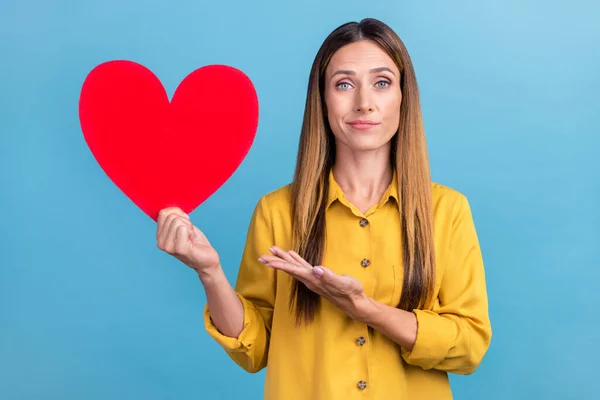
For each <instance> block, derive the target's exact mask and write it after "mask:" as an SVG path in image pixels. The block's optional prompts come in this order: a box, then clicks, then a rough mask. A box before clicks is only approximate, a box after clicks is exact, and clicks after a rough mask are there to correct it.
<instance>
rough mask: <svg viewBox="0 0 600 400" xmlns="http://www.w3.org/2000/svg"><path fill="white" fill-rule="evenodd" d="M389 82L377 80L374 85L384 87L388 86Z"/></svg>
mask: <svg viewBox="0 0 600 400" xmlns="http://www.w3.org/2000/svg"><path fill="white" fill-rule="evenodd" d="M390 84H391V83H390V82H389V81H379V82H377V83H376V84H375V85H376V86H378V87H379V88H382V89H384V88H386V87H388V86H390Z"/></svg>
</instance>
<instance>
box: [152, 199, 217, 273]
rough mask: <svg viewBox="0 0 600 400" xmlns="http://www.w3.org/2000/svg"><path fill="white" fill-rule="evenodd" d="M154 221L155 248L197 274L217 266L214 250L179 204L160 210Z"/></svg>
mask: <svg viewBox="0 0 600 400" xmlns="http://www.w3.org/2000/svg"><path fill="white" fill-rule="evenodd" d="M157 223H158V224H157V228H156V241H157V246H158V248H159V249H161V250H163V251H164V252H166V253H168V254H171V255H172V256H174V257H175V258H177V259H178V260H180V261H181V262H183V263H184V264H185V265H187V266H188V267H190V268H193V269H194V270H195V271H196V272H198V274H200V275H209V274H210V273H211V272H213V271H217V270H218V269H219V268H220V267H221V266H220V261H219V254H218V253H217V251H216V250H215V249H214V248H213V247H212V246H211V245H210V242H209V241H208V239H207V238H206V236H205V235H204V233H202V231H200V229H198V228H197V227H195V226H194V225H193V224H192V221H191V220H190V217H189V216H188V215H187V214H186V213H184V212H183V210H181V209H180V208H179V207H167V208H164V209H162V210H160V212H159V213H158V219H157Z"/></svg>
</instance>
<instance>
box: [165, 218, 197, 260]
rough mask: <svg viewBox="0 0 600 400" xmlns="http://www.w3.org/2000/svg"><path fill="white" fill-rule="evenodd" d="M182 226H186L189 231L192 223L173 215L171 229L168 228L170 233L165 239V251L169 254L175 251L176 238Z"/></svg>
mask: <svg viewBox="0 0 600 400" xmlns="http://www.w3.org/2000/svg"><path fill="white" fill-rule="evenodd" d="M181 225H184V226H186V227H187V228H188V229H191V228H192V226H191V225H192V224H191V222H190V221H188V220H187V219H184V218H183V217H180V216H179V215H172V216H171V221H170V223H169V227H168V228H166V229H168V231H167V233H166V236H167V237H166V239H165V249H166V250H167V251H169V252H173V251H175V237H176V234H177V229H178V228H179V227H180V226H181Z"/></svg>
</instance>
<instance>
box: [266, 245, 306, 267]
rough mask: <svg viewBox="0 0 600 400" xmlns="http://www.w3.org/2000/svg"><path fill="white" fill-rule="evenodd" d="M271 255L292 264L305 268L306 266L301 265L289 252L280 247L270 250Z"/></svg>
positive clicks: (273, 247)
mask: <svg viewBox="0 0 600 400" xmlns="http://www.w3.org/2000/svg"><path fill="white" fill-rule="evenodd" d="M269 250H270V251H271V253H273V254H274V255H276V256H278V257H280V258H281V259H283V260H285V261H287V262H289V263H290V264H300V265H301V266H302V267H305V265H304V264H302V263H299V262H298V261H297V260H296V259H294V257H292V256H291V255H290V254H289V253H288V252H287V251H285V250H283V249H282V248H281V247H279V246H272V247H271V248H270V249H269Z"/></svg>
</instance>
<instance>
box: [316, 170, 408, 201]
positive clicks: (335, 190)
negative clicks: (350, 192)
mask: <svg viewBox="0 0 600 400" xmlns="http://www.w3.org/2000/svg"><path fill="white" fill-rule="evenodd" d="M390 197H392V198H394V199H395V200H396V202H398V201H399V200H398V199H399V196H398V173H397V172H396V169H395V168H394V175H393V177H392V182H391V183H390V185H389V186H388V187H387V189H386V190H385V192H384V193H383V196H381V204H383V203H385V202H386V201H387V200H388V199H389V198H390ZM335 200H340V201H342V202H346V201H347V200H346V198H345V196H344V192H343V191H342V188H340V186H339V185H338V183H337V182H336V181H335V178H334V177H333V168H331V169H330V170H329V193H328V196H327V208H329V206H330V205H331V204H332V203H333V202H334V201H335Z"/></svg>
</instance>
